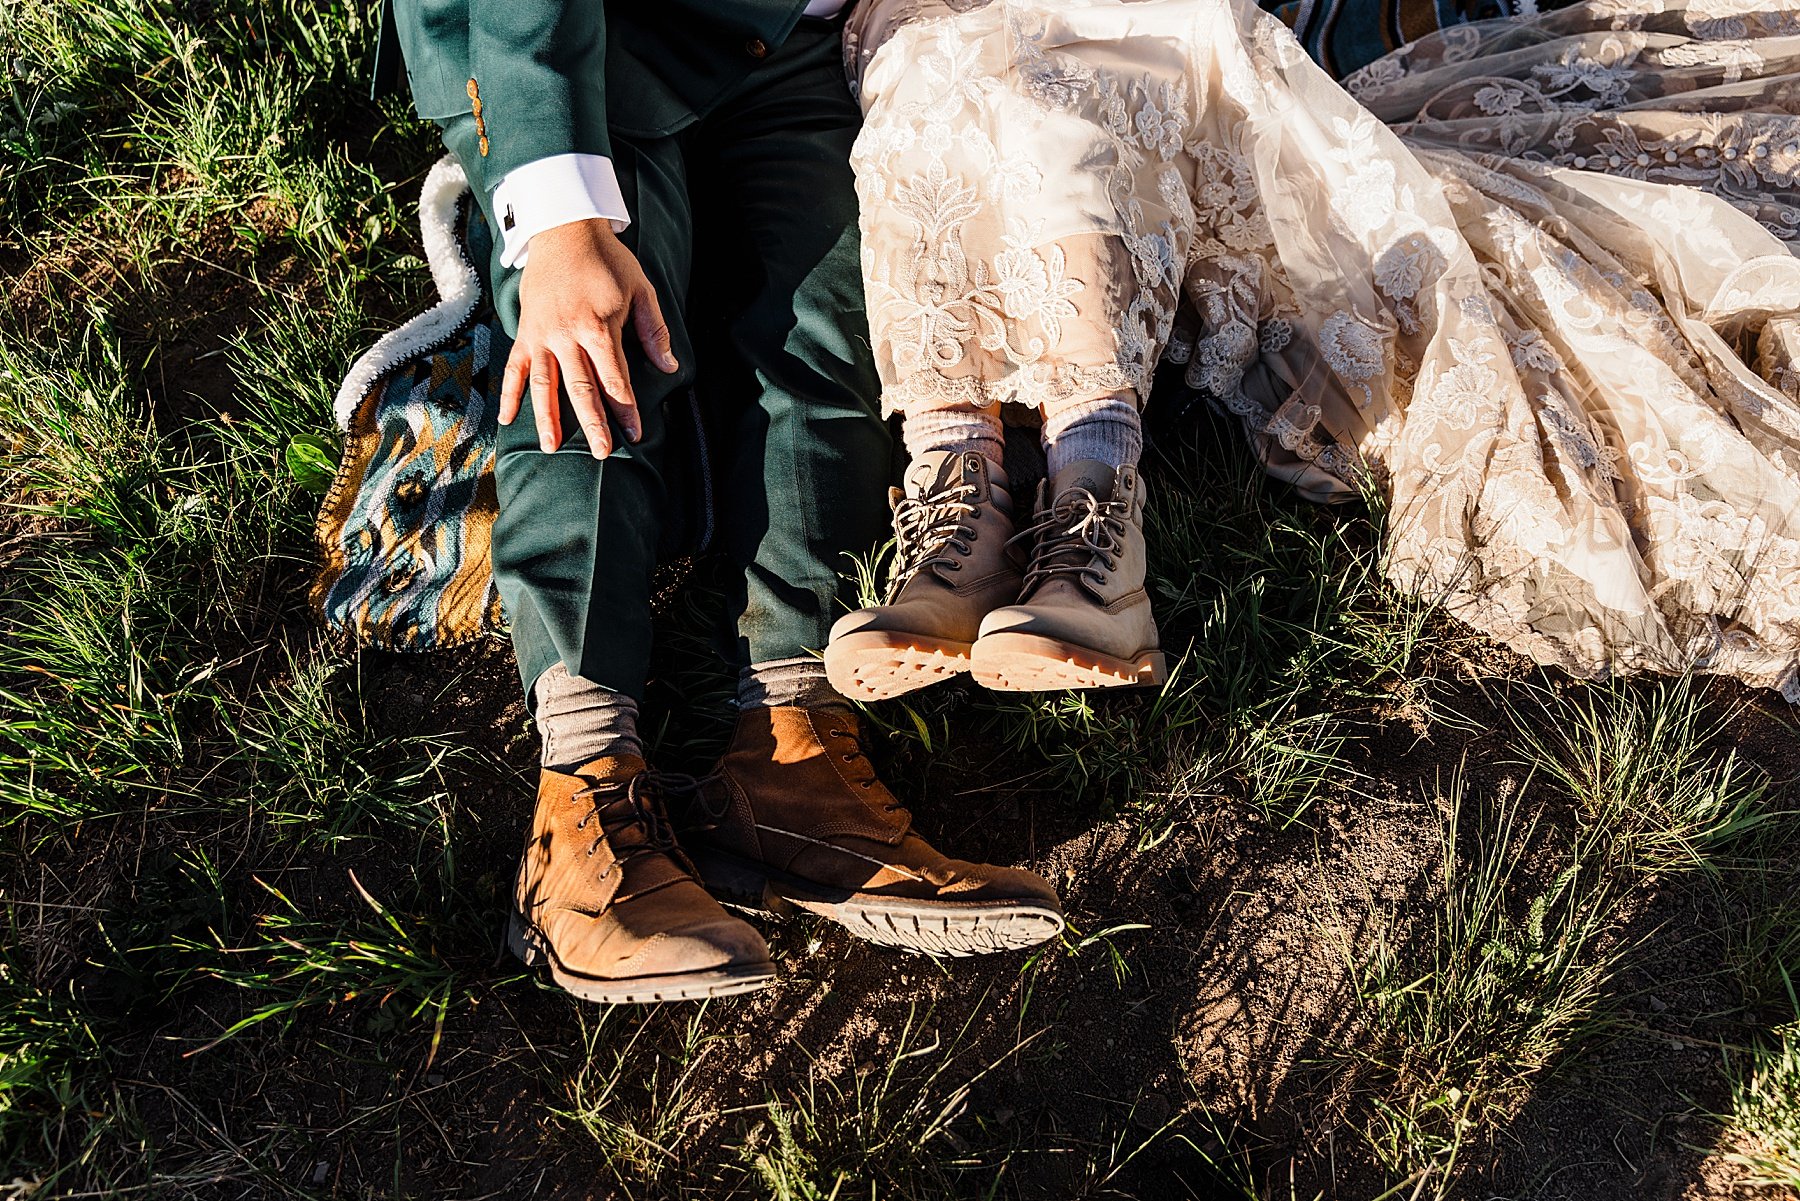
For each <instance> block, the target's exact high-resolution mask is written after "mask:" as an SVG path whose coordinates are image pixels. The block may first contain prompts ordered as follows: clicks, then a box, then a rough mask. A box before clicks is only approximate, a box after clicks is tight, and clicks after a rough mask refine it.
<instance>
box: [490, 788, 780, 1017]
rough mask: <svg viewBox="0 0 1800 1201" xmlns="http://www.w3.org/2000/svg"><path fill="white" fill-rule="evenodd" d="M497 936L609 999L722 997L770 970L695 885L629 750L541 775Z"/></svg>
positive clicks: (755, 944) (757, 946) (762, 951)
mask: <svg viewBox="0 0 1800 1201" xmlns="http://www.w3.org/2000/svg"><path fill="white" fill-rule="evenodd" d="M506 942H507V946H508V947H510V948H511V949H512V952H513V953H514V954H515V955H517V956H518V957H519V958H521V959H523V960H524V961H525V962H526V963H527V964H528V965H531V966H534V967H535V966H536V965H538V964H540V963H547V964H548V965H549V967H550V975H551V978H552V979H554V980H555V981H556V982H557V984H559V985H561V986H562V987H563V988H565V989H567V990H568V991H569V992H572V993H574V994H575V995H576V996H578V997H581V998H583V999H584V1000H589V1001H601V1002H604V1003H606V1004H613V1005H618V1004H629V1003H633V1002H648V1001H688V1000H697V999H699V998H702V997H723V996H728V995H730V994H732V993H741V992H748V991H749V990H751V989H753V988H760V987H761V986H762V985H764V984H767V983H768V982H769V981H770V980H772V979H773V978H774V976H775V968H774V966H773V965H772V964H770V962H769V948H768V947H767V946H766V945H764V943H763V940H762V935H760V934H758V933H757V932H756V931H755V930H754V929H752V928H751V927H750V926H749V925H748V924H747V923H745V922H743V921H740V920H739V919H737V918H735V917H732V916H731V915H730V914H729V913H726V912H725V910H723V909H722V908H720V907H719V903H718V902H717V901H715V900H713V899H712V897H710V896H708V895H707V893H706V890H705V889H703V888H701V887H700V885H699V884H697V883H696V882H695V881H694V877H693V867H692V864H690V863H689V862H688V861H687V859H686V858H685V857H684V856H683V855H682V853H681V851H680V850H679V849H677V848H676V846H675V840H674V835H673V832H672V830H671V828H670V826H669V824H668V818H667V817H665V816H664V815H663V811H662V805H661V802H660V800H659V799H658V798H657V796H656V787H655V777H654V776H653V774H652V773H650V772H647V771H646V770H645V769H644V761H643V760H642V759H639V758H638V757H637V756H635V755H620V756H617V757H608V758H603V759H596V760H594V761H593V762H592V763H589V764H588V765H586V766H585V767H583V768H581V769H580V770H579V771H577V772H575V773H574V774H572V775H566V774H564V773H562V772H555V771H548V770H546V771H545V772H544V773H543V774H542V776H541V777H540V781H539V784H538V803H537V814H536V816H535V817H534V818H533V820H532V823H531V841H530V842H528V843H526V844H525V859H524V861H523V862H522V863H520V865H519V880H518V884H517V887H516V888H515V890H514V906H513V913H512V918H511V921H510V922H509V923H508V925H507V931H506Z"/></svg>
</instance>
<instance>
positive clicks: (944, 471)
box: [906, 450, 1011, 500]
mask: <svg viewBox="0 0 1800 1201" xmlns="http://www.w3.org/2000/svg"><path fill="white" fill-rule="evenodd" d="M984 467H985V468H986V469H987V478H988V482H989V483H990V484H992V485H993V487H994V488H995V489H996V490H997V491H998V492H999V493H1000V494H1001V495H1002V496H1005V497H1007V498H1008V499H1010V498H1011V496H1010V493H1009V492H1008V491H1007V482H1006V469H1005V468H1003V467H1001V466H1000V464H998V463H995V462H993V461H992V460H990V459H988V458H987V457H986V456H985V455H983V454H981V453H980V452H979V451H959V450H928V451H926V452H925V453H924V454H922V455H920V456H919V457H918V458H916V459H914V460H913V461H912V463H911V464H910V465H909V466H908V467H907V469H906V495H908V496H910V497H912V498H913V499H914V500H921V499H923V498H925V497H927V496H930V495H931V494H932V493H935V492H942V491H944V489H946V488H954V487H956V486H957V485H958V484H964V483H969V484H976V485H979V484H980V483H981V474H982V469H983V468H984Z"/></svg>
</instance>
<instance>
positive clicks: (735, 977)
mask: <svg viewBox="0 0 1800 1201" xmlns="http://www.w3.org/2000/svg"><path fill="white" fill-rule="evenodd" d="M506 947H507V949H508V950H509V951H511V952H512V953H513V954H514V955H517V956H518V957H519V958H520V959H521V960H523V961H524V963H525V966H526V967H533V968H535V967H547V968H549V969H550V978H551V979H552V980H554V981H556V985H557V987H558V988H561V989H562V990H563V991H564V992H567V993H571V994H573V995H574V996H577V997H580V998H581V999H582V1000H584V1001H597V1002H599V1003H600V1004H602V1005H652V1004H655V1003H656V1002H659V1001H704V1000H707V999H708V998H711V997H730V996H736V995H737V994H738V993H746V992H753V991H755V990H756V989H759V988H761V987H763V985H765V984H767V983H769V981H771V980H773V979H774V978H775V965H774V964H772V963H738V964H732V965H731V966H729V967H717V968H707V969H705V970H703V971H697V972H671V973H668V974H666V975H660V976H631V977H626V978H624V979H617V980H614V979H601V978H600V977H597V976H584V975H582V974H581V973H579V972H572V971H570V970H569V969H568V968H565V967H564V966H563V965H562V964H561V963H560V962H558V960H557V958H556V951H555V950H554V949H553V948H552V947H551V946H550V942H549V940H548V939H546V938H545V937H544V936H543V934H542V933H540V932H539V931H538V930H537V929H536V928H535V927H533V926H532V925H531V924H530V923H529V922H527V921H526V920H525V918H524V917H523V916H522V915H521V914H519V913H517V912H514V913H513V915H512V916H511V918H509V919H508V921H507V923H506Z"/></svg>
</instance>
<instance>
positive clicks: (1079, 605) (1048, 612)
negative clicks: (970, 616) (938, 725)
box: [970, 462, 1168, 692]
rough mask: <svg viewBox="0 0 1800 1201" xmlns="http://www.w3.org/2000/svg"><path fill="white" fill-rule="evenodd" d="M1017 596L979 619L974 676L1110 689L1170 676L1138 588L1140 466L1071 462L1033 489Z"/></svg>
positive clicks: (1006, 687)
mask: <svg viewBox="0 0 1800 1201" xmlns="http://www.w3.org/2000/svg"><path fill="white" fill-rule="evenodd" d="M1019 537H1020V539H1021V540H1024V539H1030V540H1031V541H1032V543H1033V545H1032V552H1031V566H1030V568H1028V569H1027V571H1026V573H1025V588H1024V593H1023V595H1022V596H1021V597H1020V598H1019V603H1018V604H1016V605H1010V606H1008V607H1007V608H1004V609H996V610H995V611H994V612H992V613H990V614H988V615H987V618H986V619H985V620H984V621H983V622H982V623H981V636H980V637H979V638H977V639H976V642H975V648H974V650H973V651H972V652H971V654H970V671H971V673H972V674H973V675H974V677H975V681H976V683H978V684H981V685H984V686H985V687H988V688H994V689H999V690H1001V691H1004V692H1046V691H1053V690H1056V689H1063V688H1117V687H1123V686H1129V685H1135V684H1160V683H1162V682H1163V681H1164V680H1165V679H1167V678H1168V666H1167V663H1166V662H1165V661H1164V659H1163V653H1162V650H1161V643H1160V642H1159V640H1158V639H1157V636H1156V621H1155V619H1154V618H1153V617H1152V616H1151V613H1150V595H1149V593H1147V592H1145V591H1144V481H1143V477H1141V476H1140V475H1139V474H1138V472H1137V468H1135V467H1121V468H1119V469H1118V471H1117V472H1116V473H1115V472H1114V471H1113V469H1112V468H1111V467H1108V466H1107V465H1106V464H1104V463H1094V462H1081V463H1072V464H1070V465H1069V466H1067V467H1065V468H1063V469H1062V470H1061V471H1060V472H1058V473H1057V474H1056V475H1055V476H1054V477H1053V478H1051V479H1049V480H1046V481H1045V482H1044V484H1043V485H1042V486H1041V487H1040V488H1039V490H1038V513H1037V522H1036V524H1034V525H1033V526H1032V527H1031V528H1030V529H1029V530H1026V531H1025V532H1024V533H1022V534H1020V535H1019Z"/></svg>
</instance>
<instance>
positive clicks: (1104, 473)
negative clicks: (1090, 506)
mask: <svg viewBox="0 0 1800 1201" xmlns="http://www.w3.org/2000/svg"><path fill="white" fill-rule="evenodd" d="M1117 474H1118V472H1117V470H1116V469H1114V468H1112V467H1110V466H1108V465H1107V464H1105V463H1101V462H1099V461H1097V460H1094V459H1082V460H1081V461H1079V462H1076V463H1070V464H1068V465H1066V466H1065V467H1063V468H1062V469H1061V470H1060V471H1058V472H1057V473H1056V474H1055V475H1053V476H1051V477H1050V502H1051V503H1052V504H1054V503H1056V501H1057V499H1058V498H1059V497H1061V496H1062V494H1063V493H1065V492H1068V491H1069V490H1071V489H1073V488H1085V489H1086V490H1087V491H1088V492H1090V493H1092V494H1093V497H1094V499H1095V500H1098V501H1108V500H1111V499H1112V494H1113V480H1114V477H1115V476H1117Z"/></svg>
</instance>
